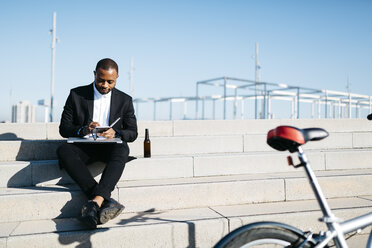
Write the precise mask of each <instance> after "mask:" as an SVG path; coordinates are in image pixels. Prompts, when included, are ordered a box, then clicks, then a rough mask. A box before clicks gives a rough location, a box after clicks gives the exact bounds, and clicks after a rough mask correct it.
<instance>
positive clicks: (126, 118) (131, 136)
mask: <svg viewBox="0 0 372 248" xmlns="http://www.w3.org/2000/svg"><path fill="white" fill-rule="evenodd" d="M123 127H124V128H123V129H119V130H115V131H117V132H118V133H119V135H120V136H121V139H122V140H124V141H126V142H133V141H135V140H136V139H137V136H138V132H137V119H136V116H135V115H134V107H133V101H132V98H130V99H129V102H128V104H127V108H126V111H125V113H124V114H123Z"/></svg>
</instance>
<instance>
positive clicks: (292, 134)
mask: <svg viewBox="0 0 372 248" xmlns="http://www.w3.org/2000/svg"><path fill="white" fill-rule="evenodd" d="M326 137H328V132H327V131H326V130H324V129H321V128H306V129H299V128H296V127H292V126H278V127H276V128H275V129H272V130H270V131H269V132H268V134H267V143H268V145H270V146H271V147H272V148H274V149H276V150H279V151H287V150H288V151H289V152H290V153H297V154H298V158H299V161H300V163H299V164H297V165H295V164H294V163H293V160H292V157H291V156H288V157H287V158H288V164H289V165H292V166H293V167H294V168H299V167H303V168H304V169H305V172H306V176H307V177H308V179H309V183H310V184H311V188H312V190H313V192H314V194H315V197H316V200H317V202H318V203H319V206H320V209H321V211H322V214H323V217H322V218H320V219H319V221H322V222H324V223H325V224H326V226H327V228H328V230H327V231H323V232H320V233H319V234H315V233H312V232H311V231H307V232H304V231H302V230H300V229H297V228H296V227H293V226H290V225H287V224H284V223H279V222H267V221H265V222H255V223H251V224H248V225H245V226H242V227H240V228H238V229H236V230H234V231H232V232H231V233H229V234H227V235H226V236H225V237H223V238H222V239H221V240H220V241H219V242H218V243H217V244H216V245H215V246H214V247H215V248H235V247H241V248H243V247H244V248H248V247H297V248H310V247H316V248H323V247H330V242H331V241H332V240H333V242H334V245H335V246H336V247H337V248H347V247H348V245H347V243H346V239H345V236H344V234H349V233H352V232H355V231H357V230H361V229H363V228H365V227H367V226H369V225H372V212H370V213H368V214H365V215H361V216H358V217H355V218H352V219H350V220H346V221H342V220H341V219H339V218H337V217H336V216H335V215H334V214H333V213H332V211H331V209H330V207H329V205H328V203H327V200H326V199H325V197H324V194H323V192H322V189H321V187H320V185H319V183H318V180H317V178H316V176H315V174H314V172H313V170H312V168H311V166H310V164H309V162H308V160H307V157H306V155H305V153H304V151H303V150H302V147H301V146H302V145H304V144H305V143H307V142H309V141H316V140H322V139H324V138H326ZM366 247H367V248H372V230H371V233H370V235H369V238H368V241H367V246H366Z"/></svg>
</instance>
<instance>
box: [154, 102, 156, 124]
mask: <svg viewBox="0 0 372 248" xmlns="http://www.w3.org/2000/svg"><path fill="white" fill-rule="evenodd" d="M154 121H156V101H154Z"/></svg>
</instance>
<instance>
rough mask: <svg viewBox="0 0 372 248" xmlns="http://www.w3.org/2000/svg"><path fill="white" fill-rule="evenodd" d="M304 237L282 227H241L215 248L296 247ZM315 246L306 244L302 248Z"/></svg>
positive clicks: (309, 243)
mask: <svg viewBox="0 0 372 248" xmlns="http://www.w3.org/2000/svg"><path fill="white" fill-rule="evenodd" d="M305 239H306V238H305V236H304V235H303V234H301V233H299V232H297V231H293V230H291V229H289V228H285V227H283V226H279V225H278V226H276V225H273V226H254V225H253V226H252V225H248V226H243V227H240V228H238V229H237V230H235V231H234V232H231V233H230V234H228V235H227V236H225V237H224V238H223V239H222V240H221V241H220V242H218V243H217V244H216V246H215V248H249V247H265V248H267V247H298V246H299V245H301V244H302V243H303V241H304V240H305ZM314 246H315V245H314V244H313V243H311V242H308V243H306V244H305V245H304V246H303V247H304V248H311V247H314Z"/></svg>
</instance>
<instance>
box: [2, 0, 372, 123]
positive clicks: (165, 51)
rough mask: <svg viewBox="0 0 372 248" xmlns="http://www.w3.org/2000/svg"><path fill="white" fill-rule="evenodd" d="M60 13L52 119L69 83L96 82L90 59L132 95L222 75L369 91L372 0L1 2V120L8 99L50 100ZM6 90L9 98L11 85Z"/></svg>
mask: <svg viewBox="0 0 372 248" xmlns="http://www.w3.org/2000/svg"><path fill="white" fill-rule="evenodd" d="M53 11H56V12H57V36H58V38H59V39H60V42H59V43H58V44H57V49H56V74H55V99H56V101H57V104H58V105H57V108H56V115H55V116H56V118H57V119H59V117H60V113H61V110H62V107H63V105H64V102H65V100H66V97H67V95H68V92H69V90H70V89H71V88H73V87H76V86H79V85H83V84H88V83H90V82H92V81H93V70H94V67H95V64H96V62H97V61H98V60H99V59H101V58H104V57H110V58H113V59H114V60H116V61H117V62H118V64H119V75H120V77H119V79H118V83H117V88H119V89H120V90H123V91H126V92H127V91H128V90H129V79H128V71H129V64H130V57H131V56H133V58H134V64H135V72H134V83H135V85H134V87H135V89H134V97H165V96H193V95H194V94H195V82H196V81H199V80H204V79H209V78H215V77H220V76H231V77H241V78H246V79H254V60H253V59H252V55H254V49H255V43H256V42H258V43H259V46H260V56H259V58H260V62H261V67H262V69H261V80H262V81H266V82H274V83H287V84H290V85H298V86H303V87H311V88H319V89H331V90H338V91H346V88H345V87H346V79H347V76H349V78H350V82H351V91H352V92H354V93H360V94H366V95H372V82H371V81H372V80H371V79H372V69H371V68H372V49H371V44H372V15H371V13H372V1H361V0H356V1H343V0H339V1H320V0H315V1H301V0H298V1H266V0H261V1H258V0H257V1H253V0H245V1H243V0H241V1H234V0H231V1H227V0H226V1H218V0H214V1H208V0H207V1H194V0H188V1H141V0H139V1H119V0H117V1H113V0H111V1H110V0H108V1H95V0H90V1H69V0H64V1H57V0H48V1H47V0H45V1H38V0H34V1H19V0H14V1H5V0H0V32H1V36H0V37H1V41H0V44H1V45H0V74H1V77H0V81H1V85H2V92H3V96H2V100H1V105H0V121H1V120H6V119H10V102H12V103H13V104H14V103H16V102H18V101H20V100H29V101H30V102H31V103H33V104H36V103H37V100H38V99H42V98H50V75H51V49H50V44H51V36H50V35H49V33H48V32H49V29H50V28H51V26H52V14H53ZM11 90H12V93H13V94H12V98H10V91H11Z"/></svg>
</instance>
